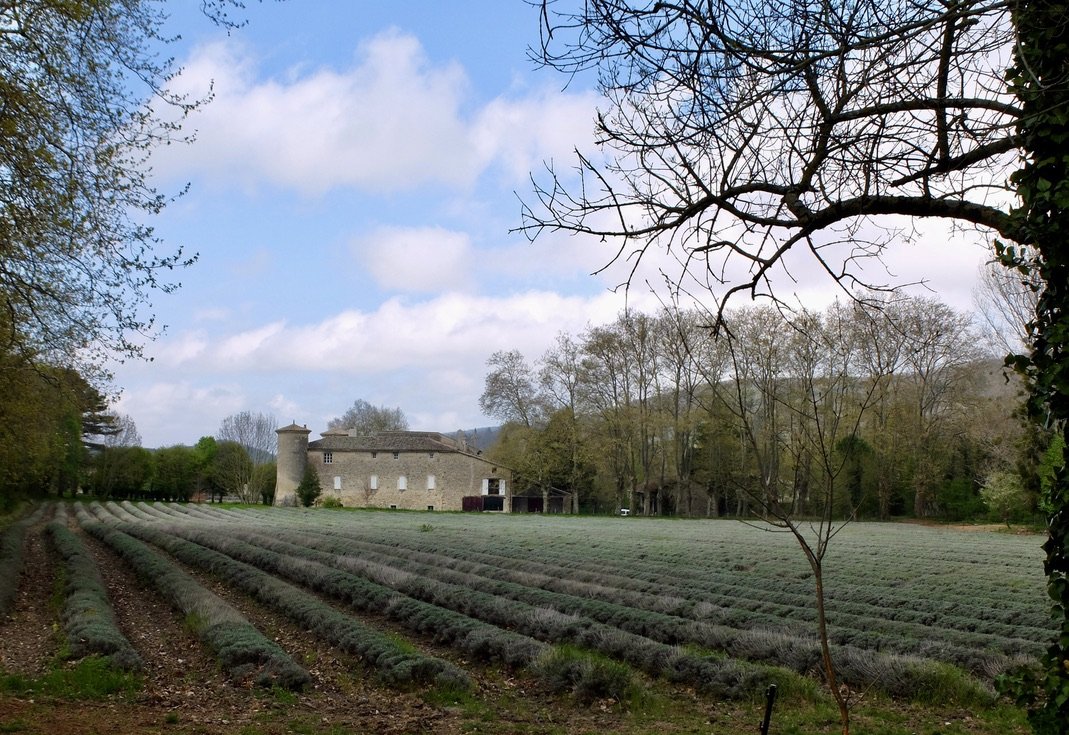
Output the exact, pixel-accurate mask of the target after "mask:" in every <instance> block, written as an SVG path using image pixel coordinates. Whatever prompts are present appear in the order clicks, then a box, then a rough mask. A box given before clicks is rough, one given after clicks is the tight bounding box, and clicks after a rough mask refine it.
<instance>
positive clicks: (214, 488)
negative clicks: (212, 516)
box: [193, 436, 223, 502]
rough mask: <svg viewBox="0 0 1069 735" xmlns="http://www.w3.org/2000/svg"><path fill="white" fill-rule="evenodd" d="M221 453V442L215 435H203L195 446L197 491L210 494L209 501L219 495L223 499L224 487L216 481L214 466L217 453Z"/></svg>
mask: <svg viewBox="0 0 1069 735" xmlns="http://www.w3.org/2000/svg"><path fill="white" fill-rule="evenodd" d="M218 453H219V444H218V442H216V441H215V437H212V436H202V437H201V438H200V439H198V440H197V443H196V444H195V445H194V446H193V457H194V462H195V464H196V467H197V480H196V487H197V489H196V492H197V493H203V494H206V495H207V496H208V500H209V502H211V501H214V500H215V499H216V498H217V497H218V498H219V500H220V501H222V499H223V488H222V487H221V486H220V485H219V483H218V482H216V478H215V473H214V467H215V455H217V454H218Z"/></svg>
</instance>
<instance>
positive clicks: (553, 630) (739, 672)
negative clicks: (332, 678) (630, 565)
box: [176, 528, 767, 698]
mask: <svg viewBox="0 0 1069 735" xmlns="http://www.w3.org/2000/svg"><path fill="white" fill-rule="evenodd" d="M176 532H178V533H183V534H185V533H190V530H189V529H184V528H183V529H181V530H177V531H176ZM206 535H208V536H211V537H214V536H215V535H216V534H206ZM227 543H228V544H229V543H231V542H229V541H228V542H227ZM255 543H256V545H257V546H259V547H260V548H263V549H264V550H265V551H268V552H272V553H276V555H277V556H279V557H299V558H301V559H302V560H307V562H306V563H312V564H319V565H320V566H322V567H323V568H324V569H329V568H330V567H329V565H331V564H332V563H341V564H344V565H345V567H346V569H348V570H351V571H353V572H355V573H357V574H359V575H361V577H363V578H365V579H367V580H368V581H373V582H375V583H378V584H385V585H388V586H390V587H391V588H393V589H395V590H397V591H399V592H402V593H404V594H405V595H407V596H408V597H409V598H412V599H413V601H422V602H424V603H430V604H432V605H435V606H437V607H440V608H446V609H449V610H453V611H455V612H458V613H461V614H463V615H467V616H470V617H473V618H478V619H480V620H483V621H485V622H487V623H491V624H493V625H495V626H497V627H499V628H504V629H509V630H514V631H519V632H521V633H523V634H524V635H528V636H530V637H532V638H535V639H537V640H542V641H546V642H548V643H554V644H559V643H568V644H572V645H576V646H580V647H582V648H587V649H590V650H593V651H597V652H599V653H602V654H605V655H607V656H611V657H612V658H616V659H618V660H621V661H625V662H627V663H629V664H631V665H632V666H634V667H635V668H637V669H639V670H641V671H644V672H646V673H647V674H649V675H651V676H663V677H664V678H666V679H668V680H669V681H674V682H681V683H686V684H689V685H692V686H694V687H695V688H698V689H701V690H703V691H705V692H708V693H711V694H714V695H717V696H720V697H724V698H737V697H746V696H751V695H752V694H753V693H754V692H756V691H759V690H760V688H761V687H763V686H764V685H765V684H766V683H767V681H766V679H767V674H766V672H764V671H763V670H761V669H760V668H758V667H756V666H753V665H748V664H746V663H745V662H739V661H733V660H725V659H720V658H713V657H710V656H702V655H698V654H694V653H691V652H689V651H686V650H683V649H681V648H679V647H677V646H671V645H667V644H663V643H658V642H656V641H653V640H650V639H649V638H646V637H644V636H640V635H635V634H633V633H628V632H626V631H623V630H620V629H619V628H615V627H612V626H609V625H604V624H602V623H598V622H596V621H593V620H590V619H588V618H584V617H581V616H578V615H564V614H561V613H558V612H556V611H554V610H552V609H547V608H540V607H535V606H533V605H528V604H526V603H522V602H517V601H515V600H509V599H507V598H502V597H495V596H494V595H489V594H486V593H482V592H478V591H476V590H473V589H469V588H465V587H461V586H458V585H454V584H448V583H445V582H435V581H433V580H429V579H426V578H424V577H420V576H419V575H417V574H413V573H410V572H406V571H404V570H397V569H393V568H389V567H384V566H383V565H377V566H378V568H377V569H376V568H375V567H376V565H374V564H373V563H371V562H365V561H363V560H359V559H354V558H352V557H338V556H336V555H333V554H328V553H326V552H320V551H316V550H314V549H309V548H306V547H303V546H299V545H295V544H290V543H287V542H284V541H278V540H276V539H272V538H269V537H266V536H260V537H256V538H255ZM337 571H341V570H337Z"/></svg>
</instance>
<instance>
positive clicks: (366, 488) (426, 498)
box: [308, 449, 512, 512]
mask: <svg viewBox="0 0 1069 735" xmlns="http://www.w3.org/2000/svg"><path fill="white" fill-rule="evenodd" d="M324 455H329V458H325V457H324ZM326 459H329V461H325V460H326ZM308 461H309V462H310V463H311V464H312V465H313V466H314V467H315V468H316V471H317V472H319V482H320V486H321V487H322V489H323V495H322V497H323V498H328V497H332V496H333V497H336V498H339V499H340V500H341V501H342V503H343V504H344V505H346V506H348V507H358V508H359V507H369V508H391V507H395V508H401V509H406V510H431V509H433V510H461V509H462V507H461V503H462V498H464V497H465V496H469V495H483V494H484V493H483V488H484V483H485V484H488V485H490V486H491V487H492V486H493V485H494V484H496V485H497V486H498V489H499V493H500V495H501V496H502V497H503V501H504V502H503V510H505V511H506V512H507V511H508V510H509V509H510V506H511V503H510V502H509V492H510V491H511V485H512V477H511V473H510V472H509V471H508V470H507V469H505V468H504V467H498V466H496V465H494V464H493V463H492V462H488V461H487V460H485V459H482V458H481V457H476V456H473V455H469V454H464V453H460V452H417V451H401V452H389V451H385V452H383V451H379V452H369V451H338V450H333V451H324V450H319V449H313V450H309V452H308ZM373 477H374V481H376V482H377V487H372V483H373V479H372V478H373ZM402 477H403V478H404V488H403V489H402V488H401V487H400V484H401V483H400V478H402ZM431 477H433V483H432V482H430V481H429V480H428V478H431ZM429 484H433V487H428V485H429Z"/></svg>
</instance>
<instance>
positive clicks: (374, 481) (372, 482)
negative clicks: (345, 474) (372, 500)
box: [367, 475, 379, 490]
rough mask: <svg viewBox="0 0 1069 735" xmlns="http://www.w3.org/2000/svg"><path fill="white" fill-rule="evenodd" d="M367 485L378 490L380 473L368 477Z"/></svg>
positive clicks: (370, 488)
mask: <svg viewBox="0 0 1069 735" xmlns="http://www.w3.org/2000/svg"><path fill="white" fill-rule="evenodd" d="M367 486H368V489H369V490H378V489H379V476H378V475H372V476H371V477H369V478H368V479H367Z"/></svg>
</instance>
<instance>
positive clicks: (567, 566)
mask: <svg viewBox="0 0 1069 735" xmlns="http://www.w3.org/2000/svg"><path fill="white" fill-rule="evenodd" d="M311 533H315V534H317V535H326V536H334V537H337V536H338V535H340V536H341V538H345V539H347V540H348V541H350V542H351V543H352V544H354V545H355V547H357V548H359V549H360V553H361V554H362V555H366V554H367V553H368V552H369V551H373V550H375V549H376V548H379V549H382V548H388V549H391V550H393V553H396V554H404V555H408V554H409V553H410V552H411V551H412V550H413V549H412V548H410V547H414V549H415V550H416V551H418V552H420V553H430V552H429V549H432V548H433V549H435V551H436V552H437V554H436V555H432V556H434V558H436V559H437V560H438V561H437V562H436V563H435V564H434V565H433V566H445V565H449V564H450V562H451V560H450V558H449V557H448V556H445V555H443V553H442V552H443V550H442V548H441V547H440V546H439V547H435V546H434V542H432V541H423V540H421V539H418V538H415V539H414V538H397V536H396V535H395V536H394V538H393V539H392V540H391V541H390V542H388V543H375V542H370V541H364V540H361V539H356V538H352V537H350V536H347V535H341V534H331V533H329V532H323V531H311ZM305 538H306V539H307V538H308V536H307V534H306V535H305ZM305 543H314V542H309V541H305ZM424 550H428V551H424ZM446 553H457V554H459V555H460V556H461V557H462V558H463V559H464V560H472V561H476V562H477V563H481V562H478V561H477V560H486V563H485V567H486V568H489V567H491V566H494V567H496V568H497V569H499V570H503V571H504V572H505V573H511V574H513V575H514V577H513V578H522V576H523V575H528V574H534V575H536V578H538V577H541V578H545V577H547V576H548V575H546V574H545V571H546V569H547V567H546V566H545V565H544V564H540V563H538V562H531V561H529V560H525V559H511V558H501V557H499V556H495V555H493V554H484V553H480V552H478V551H475V550H473V549H471V548H466V549H464V550H463V551H457V552H453V551H452V550H451V549H447V550H446ZM490 562H492V564H491V563H490ZM586 563H588V562H586ZM583 564H585V563H584V562H579V561H578V560H575V559H569V560H567V563H565V562H564V561H563V560H562V563H561V566H560V567H559V568H558V570H557V571H558V578H560V579H567V580H574V581H576V582H578V583H579V584H582V585H586V587H585V589H586V591H587V594H588V595H589V596H594V597H601V598H603V599H604V598H609V599H610V600H620V599H626V600H627V602H628V606H630V605H631V604H634V605H637V606H639V607H641V608H642V609H647V610H650V611H651V612H664V613H669V614H671V615H675V616H678V617H688V618H693V619H697V620H702V621H705V622H713V623H716V624H718V625H720V626H726V627H730V628H738V629H740V630H747V629H766V628H767V629H779V630H781V631H783V630H786V631H787V632H795V633H798V634H800V635H808V632H807V629H806V628H803V627H801V625H802V624H807V625H808V624H815V612H814V611H813V607H812V592H811V591H810V592H809V593H808V594H807V595H797V596H794V595H789V594H787V593H785V592H782V591H765V590H760V589H755V588H749V587H745V586H742V585H739V584H737V583H734V582H733V583H731V584H723V583H722V584H720V585H719V586H712V587H710V588H709V589H705V590H700V589H694V588H688V587H682V586H679V585H678V583H674V582H673V581H671V578H669V577H665V578H656V577H655V576H654V575H653V574H652V573H650V572H648V571H645V570H642V569H636V570H635V572H634V576H633V577H631V578H622V577H617V576H615V575H610V574H602V575H600V576H599V575H597V574H595V573H593V572H587V571H585V570H581V569H577V568H579V567H581V566H583ZM482 573H483V572H482V571H480V572H479V574H482ZM497 576H500V572H499V574H498V575H497ZM594 580H596V583H595V581H594ZM561 584H562V583H552V586H554V587H558V588H559V587H560V586H561ZM613 585H618V586H613ZM619 590H622V591H623V594H622V595H619V594H617V592H616V591H619ZM654 595H664V596H666V599H664V600H662V602H660V603H657V602H653V601H652V600H653V598H654ZM637 596H645V598H646V602H642V597H637ZM849 607H851V606H850V605H847V604H840V605H838V606H832V607H831V608H830V609H829V613H830V615H831V619H832V621H833V623H834V624H833V626H832V627H831V628H830V629H829V633H830V634H831V637H832V639H833V640H834V642H835V643H836V644H838V645H840V646H845V645H853V646H857V647H860V648H865V649H869V650H872V651H881V650H882V651H888V652H893V653H896V654H901V655H914V656H918V655H923V656H925V657H929V658H937V659H938V660H941V661H944V662H947V663H951V664H954V665H956V666H960V667H962V668H964V669H966V670H968V671H970V672H972V673H974V674H978V675H982V676H985V677H989V676H993V675H995V674H998V673H1001V672H1002V671H1003V670H1004V669H1006V668H1008V667H1012V666H1014V665H1016V663H1018V660H1017V659H1018V658H1031V657H1034V656H1036V655H1038V654H1039V652H1041V650H1042V648H1043V644H1042V643H1040V642H1039V641H1040V640H1044V639H1045V637H1044V636H1043V635H1042V633H1043V631H1038V630H1037V631H1034V636H1033V638H1024V637H1021V633H1020V630H1019V628H1017V627H1015V626H1011V625H1005V624H1000V623H995V622H991V621H988V622H981V621H975V620H969V619H963V618H959V617H957V616H952V615H935V614H928V615H925V614H922V613H914V615H913V616H912V617H913V619H912V620H895V619H893V616H892V617H890V618H889V617H886V616H882V615H880V614H879V613H878V612H870V613H869V614H868V615H862V614H860V613H859V612H858V611H857V607H858V606H853V607H854V610H855V611H854V612H847V611H846V610H844V609H842V608H849ZM903 617H905V616H903ZM874 619H878V620H880V625H879V627H878V629H875V630H874V629H873V620H874ZM785 621H786V622H787V624H788V625H787V627H786V629H785V628H784V623H785ZM936 624H938V626H939V628H940V630H939V632H938V643H937V644H933V642H932V639H933V631H932V627H931V626H933V625H936Z"/></svg>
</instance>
